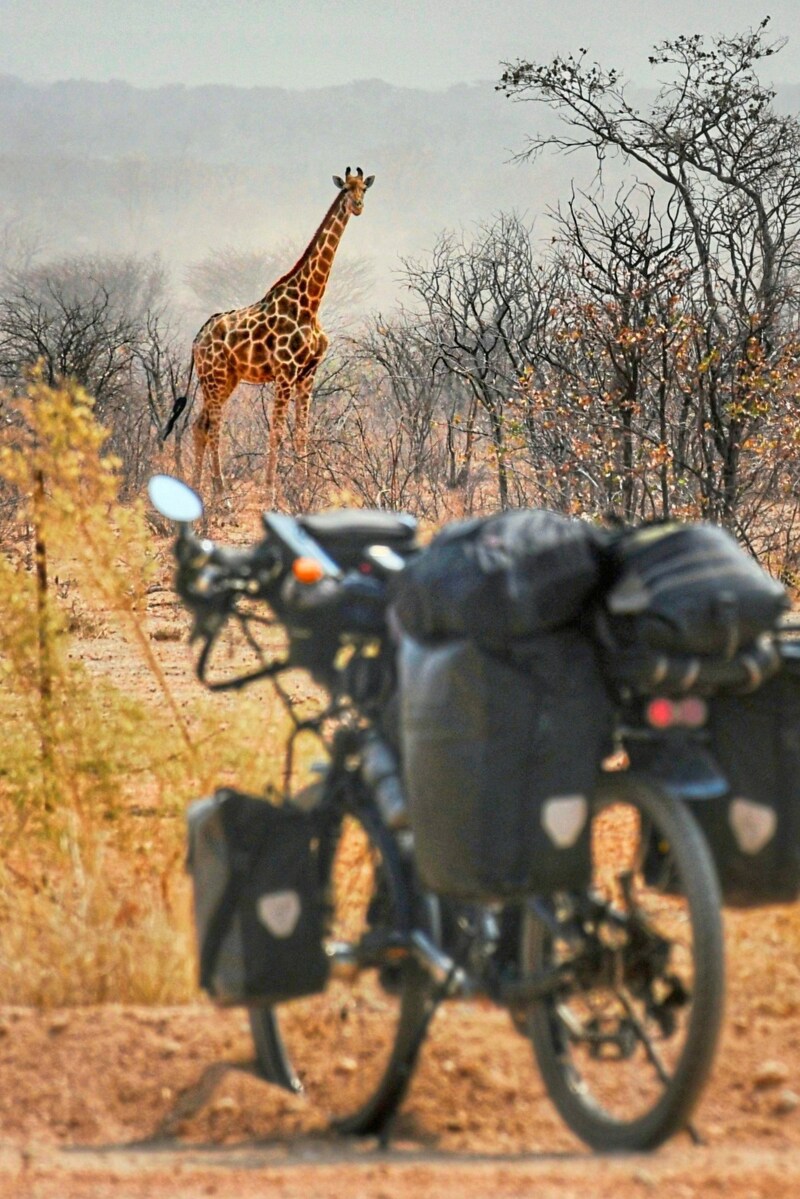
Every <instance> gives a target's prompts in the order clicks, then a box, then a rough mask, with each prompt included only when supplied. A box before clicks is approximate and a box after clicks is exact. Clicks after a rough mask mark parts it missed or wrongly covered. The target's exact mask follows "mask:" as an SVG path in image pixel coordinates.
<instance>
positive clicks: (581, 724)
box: [400, 628, 611, 900]
mask: <svg viewBox="0 0 800 1199" xmlns="http://www.w3.org/2000/svg"><path fill="white" fill-rule="evenodd" d="M508 652H509V654H511V655H513V660H509V659H508V658H506V659H500V658H499V657H497V656H495V655H494V654H490V653H488V652H486V651H485V650H484V649H482V648H480V647H479V646H478V645H477V644H476V643H475V642H474V641H472V640H467V639H464V640H458V641H450V642H445V643H443V644H440V645H434V646H425V645H422V644H420V643H418V642H416V641H414V640H412V639H411V638H410V637H408V636H405V637H404V638H403V639H402V641H401V646H400V690H401V706H402V718H401V731H402V749H403V755H402V756H403V769H404V773H405V783H406V789H407V792H408V800H409V810H410V817H411V824H412V828H413V831H414V844H415V853H416V858H417V866H418V869H419V873H420V876H421V878H422V880H423V882H424V883H425V884H426V885H427V886H428V887H430V888H431V889H432V890H434V891H437V892H439V893H440V894H443V895H449V896H452V897H454V898H461V899H476V900H491V899H506V898H509V897H514V896H521V895H527V894H535V893H539V894H549V893H552V892H553V891H558V890H568V889H572V888H578V887H583V886H585V885H586V884H587V882H588V881H589V876H590V821H589V798H590V795H591V792H592V789H593V786H594V781H595V777H596V773H597V770H598V764H599V762H600V760H601V759H602V757H603V755H604V754H605V753H606V752H607V748H608V738H609V735H610V729H611V707H610V704H609V700H608V697H607V694H606V691H605V687H604V685H603V682H602V679H601V676H600V674H599V671H598V668H597V664H596V662H595V657H594V651H593V647H592V645H591V643H590V642H589V641H588V640H587V639H586V638H585V637H584V636H582V634H581V633H579V632H578V631H577V630H575V629H571V628H570V629H563V630H559V631H558V632H554V633H544V634H541V635H540V636H538V637H535V638H530V639H528V640H527V641H524V642H520V643H517V644H516V645H515V646H514V647H513V649H512V650H509V651H508Z"/></svg>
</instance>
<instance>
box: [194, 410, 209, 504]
mask: <svg viewBox="0 0 800 1199" xmlns="http://www.w3.org/2000/svg"><path fill="white" fill-rule="evenodd" d="M207 439H208V412H207V411H206V408H205V405H203V408H202V409H201V411H200V415H199V416H198V418H197V420H196V421H195V422H194V425H193V426H192V440H193V441H194V463H193V466H192V487H194V489H195V491H199V490H200V483H201V482H202V478H203V458H204V457H205V453H206V441H207Z"/></svg>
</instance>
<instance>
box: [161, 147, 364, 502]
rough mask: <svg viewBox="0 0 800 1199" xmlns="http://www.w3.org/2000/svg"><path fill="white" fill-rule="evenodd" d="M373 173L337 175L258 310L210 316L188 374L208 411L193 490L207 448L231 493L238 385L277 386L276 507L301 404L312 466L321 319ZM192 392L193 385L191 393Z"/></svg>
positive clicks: (270, 466)
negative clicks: (228, 459) (286, 441)
mask: <svg viewBox="0 0 800 1199" xmlns="http://www.w3.org/2000/svg"><path fill="white" fill-rule="evenodd" d="M374 179H375V176H374V175H368V176H367V177H366V178H364V172H363V171H362V169H361V167H357V168H356V171H355V174H351V173H350V167H348V168H347V170H346V172H345V177H344V179H341V178H340V177H339V176H338V175H334V176H333V182H334V185H335V186H336V188H337V189H338V192H337V195H336V199H335V200H334V201H333V203H332V204H331V206H330V208H329V209H328V211H327V212H326V213H325V216H324V217H323V219H322V223H321V224H320V226H319V228H318V229H317V231H316V233H315V234H314V236H313V237H312V239H311V241H310V242H309V244H308V246H307V247H306V249H305V250H304V252H303V253H302V254H301V256H300V258H299V259H298V261H297V262H296V263H295V265H294V266H293V267H292V269H291V270H290V271H288V272H287V273H286V274H285V275H282V276H281V278H280V279H278V280H277V282H275V283H273V285H272V287H271V288H270V289H269V291H268V292H267V293H266V295H265V296H264V297H263V298H262V299H260V300H258V301H257V302H256V303H255V304H250V305H249V306H248V307H246V308H237V309H234V310H233V311H231V312H218V313H215V314H214V315H213V316H211V317H209V319H208V320H207V321H206V323H205V324H204V325H203V326H202V328H201V329H200V330H199V332H198V333H197V336H196V337H195V339H194V342H193V344H192V362H191V366H190V369H189V380H190V381H191V375H192V370H193V369H194V370H196V371H197V382H198V385H199V388H200V391H201V393H202V397H203V406H202V408H201V410H200V414H199V416H198V418H197V420H196V421H195V423H194V428H193V438H194V470H193V479H192V481H193V484H194V487H195V489H198V488H199V486H200V481H201V478H202V471H203V458H204V456H205V452H206V449H207V450H208V455H209V459H210V463H211V479H212V487H213V490H214V493H215V495H218V494H220V493H221V492H222V491H223V489H224V482H223V478H222V470H221V467H220V460H219V433H220V424H221V419H222V409H223V407H224V405H225V401H226V400H227V399H228V398H229V396H230V395H231V392H232V391H233V389H234V388H235V387H236V385H237V384H238V383H272V384H273V385H274V398H273V403H272V420H271V422H270V431H269V453H268V456H267V472H266V489H267V495H268V503H269V504H270V505H272V504H274V502H275V479H276V469H277V463H278V449H279V447H280V444H281V441H282V438H283V433H284V429H285V425H286V416H287V412H288V409H289V403H290V401H291V399H292V397H294V405H295V454H296V457H297V458H298V459H299V460H300V461H301V462H302V463H303V465H304V467H305V456H306V445H307V431H308V407H309V402H310V398H311V387H312V384H313V382H314V375H315V372H316V370H317V367H318V366H319V364H320V362H321V361H322V359H323V357H324V356H325V351H326V350H327V348H328V338H327V336H326V334H325V333H324V331H323V330H322V328H321V326H320V324H319V321H318V320H317V312H318V310H319V306H320V302H321V300H322V297H323V295H324V294H325V288H326V286H327V284H328V278H329V276H330V272H331V266H332V265H333V259H334V255H335V254H336V250H337V248H338V246H339V242H340V240H341V237H342V234H343V233H344V230H345V226H346V225H347V222H348V220H349V219H350V217H351V216H360V215H361V212H362V210H363V207H364V193H365V192H366V190H367V188H368V187H371V186H372V184H373V181H374ZM187 390H188V387H187ZM186 398H187V397H186V396H180V397H179V398H178V399H177V400H176V401H175V406H174V408H173V410H172V414H171V415H170V418H169V421H168V422H167V425H166V427H165V430H164V432H163V434H162V441H163V440H165V439H166V438H167V437H168V436H169V434H170V432H171V430H172V428H173V427H174V425H175V422H176V421H177V419H178V417H179V416H180V413H181V412H182V411H183V408H184V407H185V406H186Z"/></svg>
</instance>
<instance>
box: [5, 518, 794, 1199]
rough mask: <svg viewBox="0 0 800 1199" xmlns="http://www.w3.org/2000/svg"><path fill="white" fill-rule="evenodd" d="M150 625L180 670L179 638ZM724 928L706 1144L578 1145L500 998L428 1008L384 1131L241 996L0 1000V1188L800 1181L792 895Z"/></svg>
mask: <svg viewBox="0 0 800 1199" xmlns="http://www.w3.org/2000/svg"><path fill="white" fill-rule="evenodd" d="M223 535H224V534H223ZM165 579H166V574H165ZM152 598H153V604H152V614H153V616H154V618H155V620H156V621H163V620H164V619H165V618H167V619H168V620H179V619H181V618H180V617H179V615H178V612H177V609H175V608H174V606H173V602H170V600H171V597H169V598H168V595H167V593H165V592H161V593H157V594H155V595H154V596H153V597H152ZM155 644H157V648H158V651H159V654H160V656H161V657H162V661H163V664H164V667H165V669H166V670H167V673H168V675H169V677H170V680H171V682H174V683H176V684H178V685H179V686H180V683H179V682H178V680H179V679H181V677H182V678H183V680H184V681H185V683H186V685H187V686H188V685H189V684H190V683H191V675H190V673H189V671H188V663H187V658H186V651H185V648H184V647H182V646H179V645H178V644H177V643H176V642H174V641H171V640H167V641H161V640H159V641H158V642H157V643H155ZM118 649H119V647H118V646H115V645H114V644H113V643H112V641H111V640H108V639H103V640H100V641H98V642H96V643H95V644H94V645H93V646H92V647H91V652H87V658H88V659H95V660H96V662H97V666H98V669H102V667H103V665H104V663H105V664H106V665H108V664H113V668H114V672H115V674H116V675H117V677H118V674H119V669H120V662H119V657H118V652H117V651H118ZM139 669H141V668H139ZM137 681H138V682H139V683H140V684H141V687H142V690H143V691H145V692H146V691H147V689H148V688H152V686H153V684H152V683H151V682H148V681H147V679H144V678H140V679H138V680H137ZM193 685H194V686H196V684H193ZM726 929H727V940H728V1004H727V1016H726V1022H725V1029H724V1036H723V1039H722V1043H721V1046H720V1050H719V1053H718V1055H717V1059H716V1065H715V1068H714V1071H713V1073H712V1076H711V1078H710V1080H709V1083H708V1086H707V1089H706V1092H705V1095H704V1097H703V1099H702V1101H701V1103H700V1106H699V1108H698V1110H697V1112H696V1115H695V1124H696V1127H697V1130H698V1132H699V1134H700V1136H701V1138H702V1144H700V1145H696V1144H693V1143H692V1141H691V1140H690V1139H689V1137H688V1136H687V1135H686V1134H681V1135H680V1136H677V1137H675V1138H674V1139H673V1140H672V1141H671V1142H669V1143H668V1144H667V1145H666V1146H664V1147H662V1148H661V1149H660V1150H658V1151H657V1152H655V1153H653V1154H650V1155H633V1156H616V1157H598V1156H595V1155H592V1154H590V1153H589V1152H588V1151H587V1150H586V1149H585V1148H584V1147H583V1146H582V1145H581V1144H580V1143H579V1142H578V1141H576V1140H575V1138H574V1137H573V1136H572V1135H571V1134H570V1132H569V1131H568V1130H567V1129H566V1128H565V1127H564V1125H563V1124H562V1122H561V1120H560V1118H559V1117H558V1115H557V1114H556V1112H555V1111H554V1109H553V1108H552V1106H551V1104H550V1102H549V1100H548V1098H547V1096H546V1095H545V1093H544V1089H543V1086H542V1083H541V1080H540V1078H539V1076H538V1074H537V1071H536V1068H535V1065H534V1062H533V1058H532V1054H531V1052H530V1047H529V1046H528V1044H527V1042H526V1041H525V1040H523V1039H522V1038H521V1037H520V1036H519V1034H518V1033H517V1032H516V1031H515V1030H514V1028H513V1026H512V1024H511V1021H510V1020H509V1018H508V1016H507V1015H506V1014H505V1013H503V1012H502V1011H498V1010H496V1009H494V1008H491V1007H488V1006H484V1005H479V1004H466V1003H453V1004H450V1005H448V1006H446V1007H444V1008H443V1009H442V1010H441V1011H440V1012H439V1014H438V1015H437V1017H436V1019H435V1021H434V1023H433V1025H432V1027H431V1030H430V1034H429V1037H428V1041H427V1043H426V1046H425V1048H424V1051H423V1054H422V1058H421V1062H420V1065H419V1068H418V1070H417V1073H416V1075H415V1078H414V1081H413V1084H412V1086H411V1089H410V1092H409V1094H408V1096H407V1098H406V1101H405V1103H404V1105H403V1108H402V1112H401V1116H400V1119H399V1121H398V1124H397V1127H396V1130H395V1136H394V1140H393V1141H392V1143H391V1145H390V1147H389V1149H388V1150H387V1149H382V1148H381V1147H380V1146H379V1145H378V1144H377V1142H376V1141H375V1140H367V1141H365V1142H360V1141H356V1140H352V1139H344V1138H340V1137H335V1136H333V1135H331V1134H330V1133H329V1132H328V1131H327V1130H326V1120H325V1115H324V1111H322V1110H321V1109H315V1108H312V1107H311V1106H310V1104H309V1102H308V1101H307V1100H305V1099H304V1098H300V1097H296V1096H293V1095H290V1094H288V1093H287V1092H285V1091H282V1090H280V1089H278V1088H276V1087H274V1086H271V1085H270V1084H268V1083H266V1082H264V1081H263V1080H261V1079H260V1078H259V1077H258V1076H257V1075H256V1073H255V1071H254V1067H253V1047H252V1042H251V1040H250V1035H249V1031H248V1026H247V1019H246V1013H245V1012H244V1011H242V1010H238V1009H237V1010H233V1011H225V1012H222V1011H217V1010H215V1009H214V1008H213V1007H212V1006H211V1005H203V1004H197V1005H193V1006H187V1007H175V1008H168V1009H160V1008H143V1007H120V1006H114V1005H105V1006H102V1007H95V1008H72V1009H68V1010H49V1011H41V1010H35V1009H28V1008H0V1196H2V1197H3V1199H6V1197H8V1199H106V1196H113V1197H114V1199H119V1197H125V1199H156V1197H158V1199H162V1197H169V1199H199V1197H201V1196H205V1195H212V1196H216V1197H218V1199H256V1196H258V1197H259V1199H264V1197H267V1196H268V1197H269V1199H300V1197H301V1196H302V1199H315V1197H317V1196H319V1197H324V1199H340V1197H341V1199H344V1197H345V1196H346V1197H347V1199H407V1197H409V1196H434V1197H436V1199H456V1197H457V1199H479V1197H480V1199H488V1197H490V1196H491V1199H510V1197H511V1196H515V1197H516V1196H531V1199H534V1197H535V1199H556V1197H557V1199H572V1197H573V1196H574V1197H580V1199H607V1197H608V1199H610V1197H611V1196H613V1197H614V1199H644V1197H649V1196H652V1195H656V1194H658V1195H659V1196H662V1197H663V1199H684V1197H691V1196H700V1195H702V1196H704V1197H710V1196H716V1195H725V1196H726V1199H767V1197H769V1199H782V1197H784V1196H786V1197H787V1199H789V1197H795V1196H799V1195H800V904H797V905H793V906H790V907H774V908H766V909H763V910H761V911H759V912H755V913H740V912H737V913H729V914H727V915H726ZM308 1053H309V1055H311V1054H313V1053H314V1047H313V1045H312V1044H309V1048H308Z"/></svg>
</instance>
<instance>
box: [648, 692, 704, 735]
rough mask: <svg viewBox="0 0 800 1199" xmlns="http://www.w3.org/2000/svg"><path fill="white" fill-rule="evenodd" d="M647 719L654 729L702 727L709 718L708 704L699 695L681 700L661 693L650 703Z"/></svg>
mask: <svg viewBox="0 0 800 1199" xmlns="http://www.w3.org/2000/svg"><path fill="white" fill-rule="evenodd" d="M645 719H646V721H647V723H648V724H649V725H650V727H651V728H652V729H672V728H682V729H700V728H702V727H703V725H704V724H705V723H706V720H707V719H708V705H707V704H706V702H705V700H703V699H700V697H699V696H698V695H690V696H688V697H687V698H686V699H679V700H671V699H665V698H664V697H663V696H661V695H660V696H658V697H657V698H656V699H651V700H650V702H649V703H648V705H647V707H646V708H645Z"/></svg>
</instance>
